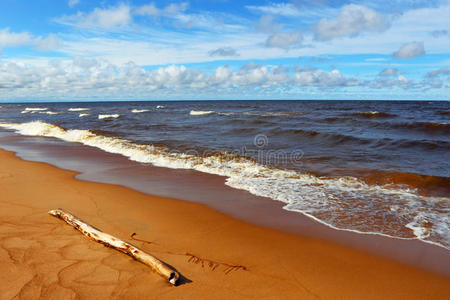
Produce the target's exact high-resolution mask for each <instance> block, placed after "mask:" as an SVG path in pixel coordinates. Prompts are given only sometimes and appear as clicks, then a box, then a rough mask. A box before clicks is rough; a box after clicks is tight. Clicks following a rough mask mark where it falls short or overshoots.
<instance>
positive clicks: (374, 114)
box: [352, 111, 397, 118]
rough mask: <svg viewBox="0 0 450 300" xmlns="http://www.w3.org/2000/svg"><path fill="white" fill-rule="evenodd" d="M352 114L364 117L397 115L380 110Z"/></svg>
mask: <svg viewBox="0 0 450 300" xmlns="http://www.w3.org/2000/svg"><path fill="white" fill-rule="evenodd" d="M352 115H354V116H358V117H363V118H392V117H396V116H397V115H395V114H390V113H385V112H379V111H367V112H357V113H354V114H352Z"/></svg>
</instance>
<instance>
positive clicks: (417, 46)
mask: <svg viewBox="0 0 450 300" xmlns="http://www.w3.org/2000/svg"><path fill="white" fill-rule="evenodd" d="M424 54H425V48H424V45H423V42H411V43H407V44H404V45H402V46H401V47H400V49H398V50H397V51H395V52H394V53H393V54H392V56H393V57H395V58H399V59H408V58H415V57H418V56H421V55H424Z"/></svg>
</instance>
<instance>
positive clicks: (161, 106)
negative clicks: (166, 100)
mask: <svg viewBox="0 0 450 300" xmlns="http://www.w3.org/2000/svg"><path fill="white" fill-rule="evenodd" d="M156 108H159V109H160V108H166V107H165V106H164V105H157V106H156Z"/></svg>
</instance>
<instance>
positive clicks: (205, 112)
mask: <svg viewBox="0 0 450 300" xmlns="http://www.w3.org/2000/svg"><path fill="white" fill-rule="evenodd" d="M213 113H215V111H213V110H191V112H190V113H189V114H190V115H191V116H202V115H209V114H213Z"/></svg>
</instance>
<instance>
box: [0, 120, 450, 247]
mask: <svg viewBox="0 0 450 300" xmlns="http://www.w3.org/2000/svg"><path fill="white" fill-rule="evenodd" d="M0 126H1V127H4V128H7V129H11V130H15V131H16V132H18V133H20V134H23V135H34V136H46V137H54V138H59V139H61V140H65V141H68V142H78V143H82V144H84V145H88V146H92V147H96V148H99V149H102V150H104V151H106V152H110V153H117V154H121V155H123V156H125V157H128V158H129V159H130V160H134V161H138V162H142V163H150V164H153V165H155V166H161V167H167V168H175V169H193V170H197V171H200V172H205V173H211V174H216V175H221V176H225V177H226V178H227V179H226V184H227V185H229V186H231V187H233V188H237V189H242V190H246V191H248V192H250V193H252V194H255V195H257V196H263V197H269V198H272V199H274V200H277V201H281V202H283V203H285V206H284V209H287V210H291V211H296V212H300V213H302V214H305V215H307V216H309V217H311V218H313V219H315V220H317V221H318V222H321V223H323V224H325V225H328V226H330V227H333V228H336V229H340V230H348V231H355V232H359V233H368V234H381V235H386V236H391V237H396V238H404V239H420V240H423V241H425V242H428V243H433V244H436V245H440V246H442V247H444V248H447V249H449V247H450V236H449V235H448V232H450V199H449V198H445V197H431V196H423V195H421V194H420V193H418V191H417V189H412V188H408V187H402V186H396V185H395V186H392V185H379V184H368V183H366V182H364V181H363V180H360V179H357V178H355V177H350V176H340V177H319V176H314V175H311V174H305V173H299V172H297V171H293V170H284V169H277V168H272V167H269V166H265V165H261V164H259V163H258V162H256V161H254V160H252V159H250V158H247V157H242V156H236V155H233V154H230V153H215V154H210V155H205V156H201V155H193V154H187V153H179V152H176V153H173V152H170V151H168V150H167V149H166V148H165V147H161V146H155V145H144V144H136V143H133V142H132V141H129V140H126V139H120V138H115V137H111V136H103V135H99V134H96V133H94V132H92V131H89V130H77V129H71V130H67V129H64V128H62V127H59V126H55V125H52V124H48V123H43V122H39V121H36V122H30V123H22V124H13V123H0Z"/></svg>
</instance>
